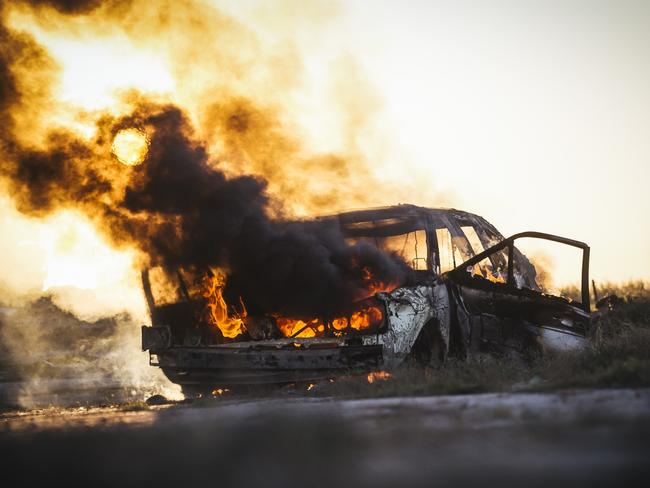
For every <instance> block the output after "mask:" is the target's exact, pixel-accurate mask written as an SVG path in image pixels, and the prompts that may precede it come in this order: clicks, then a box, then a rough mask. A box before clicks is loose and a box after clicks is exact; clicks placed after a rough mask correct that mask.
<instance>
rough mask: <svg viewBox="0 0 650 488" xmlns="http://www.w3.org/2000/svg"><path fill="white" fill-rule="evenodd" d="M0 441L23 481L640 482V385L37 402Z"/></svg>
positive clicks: (643, 432)
mask: <svg viewBox="0 0 650 488" xmlns="http://www.w3.org/2000/svg"><path fill="white" fill-rule="evenodd" d="M0 453H1V456H2V457H1V458H0V459H3V465H4V466H3V470H2V471H3V476H5V477H6V476H13V475H14V473H15V474H18V475H19V476H21V479H22V480H23V481H24V482H25V483H26V484H27V483H29V482H33V483H34V484H40V483H42V482H44V481H46V482H47V481H50V480H52V479H58V480H61V481H64V480H78V481H82V482H84V483H88V484H89V485H91V486H136V485H138V486H143V483H149V484H153V483H155V484H158V485H160V484H162V485H163V486H169V485H172V484H173V485H176V486H191V484H192V483H202V484H205V483H210V484H211V485H222V486H223V485H229V484H237V485H263V486H291V485H301V486H352V485H356V486H359V485H361V486H407V485H422V486H432V485H436V486H446V485H458V484H459V483H460V484H469V483H471V484H481V485H487V486H489V484H491V483H500V486H503V485H513V484H516V485H519V486H521V485H523V484H525V485H526V486H544V487H548V486H551V485H552V486H557V485H563V486H569V485H570V486H589V487H594V486H621V485H622V484H625V485H628V486H629V485H639V486H642V485H645V486H650V485H648V482H650V390H648V389H643V390H596V391H573V392H571V391H568V392H560V393H544V394H528V393H526V394H524V393H516V394H486V395H461V396H443V397H420V398H389V399H368V400H335V399H311V398H275V399H266V400H257V401H250V400H248V401H242V400H238V399H234V398H228V397H222V398H219V399H217V400H214V401H209V402H197V403H194V404H192V405H173V406H162V407H153V408H150V409H146V410H139V411H121V410H120V409H119V408H116V407H111V408H89V409H88V408H86V409H76V410H75V409H63V410H60V409H50V410H47V409H46V410H44V411H37V412H31V413H21V414H11V413H5V414H4V416H3V417H1V418H0ZM5 479H7V478H5Z"/></svg>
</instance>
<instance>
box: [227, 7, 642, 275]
mask: <svg viewBox="0 0 650 488" xmlns="http://www.w3.org/2000/svg"><path fill="white" fill-rule="evenodd" d="M317 5H320V7H321V8H322V9H323V14H325V13H327V9H326V8H325V6H328V5H332V4H331V3H326V2H325V3H323V2H321V3H317ZM334 5H338V7H339V9H338V16H336V17H335V18H334V20H332V21H331V22H329V23H327V24H326V26H325V27H323V28H322V29H320V30H316V31H314V32H313V33H312V34H311V35H310V33H309V32H307V33H305V32H304V30H303V31H302V37H301V39H303V46H302V47H303V50H304V52H305V53H309V54H310V56H307V61H306V64H307V65H308V66H309V63H310V62H311V63H313V64H320V63H322V61H323V60H324V59H326V58H327V57H328V56H332V57H333V56H336V55H340V53H349V54H350V55H351V56H352V57H353V58H354V59H356V61H357V62H358V63H359V64H360V65H361V67H362V71H363V73H364V74H365V75H366V77H367V79H368V80H369V83H370V86H371V87H372V88H373V89H374V90H375V92H376V95H377V97H378V98H379V99H380V100H381V103H382V110H381V112H380V113H379V114H378V117H380V118H381V124H382V129H383V130H384V131H385V132H386V136H387V137H389V138H390V139H391V140H392V142H393V143H394V145H395V147H397V148H398V150H397V151H396V153H398V154H399V161H395V166H394V168H393V170H395V171H398V172H401V171H409V170H410V169H412V170H413V171H414V172H417V174H418V175H419V178H420V181H421V179H422V176H425V177H426V180H427V181H430V186H431V198H430V200H429V201H420V202H419V203H423V204H431V203H435V202H436V194H442V195H446V197H445V202H448V203H450V204H452V205H454V206H456V207H459V208H462V209H466V210H469V211H473V212H476V213H479V214H481V215H483V216H484V217H486V218H487V219H488V220H490V221H492V222H493V223H494V224H495V225H496V226H497V227H498V228H499V229H500V230H501V231H502V232H503V233H505V234H511V233H515V232H519V231H522V230H541V231H546V232H549V233H554V234H560V235H565V236H568V237H572V238H575V239H578V240H583V241H586V242H587V243H589V244H590V245H591V246H592V267H591V268H592V276H594V277H595V278H596V279H597V280H608V279H609V280H625V279H630V278H645V279H648V278H650V252H649V250H650V225H649V222H648V220H649V219H648V217H647V215H648V212H649V211H650V193H649V192H648V189H647V186H648V184H649V182H650V178H649V177H650V169H649V167H650V2H648V1H629V0H628V1H569V0H564V1H549V0H545V1H522V0H517V1H495V0H492V1H487V0H481V1H453V2H442V1H410V2H409V1H377V0H374V1H361V0H357V1H346V2H342V3H340V4H334ZM240 8H241V7H240ZM285 8H286V18H287V21H286V24H287V26H288V27H287V32H288V34H287V35H288V36H290V35H292V34H290V33H293V34H295V31H296V30H299V28H300V26H299V24H298V23H292V22H291V21H290V20H289V19H291V17H292V15H296V16H297V15H298V14H299V12H300V11H301V7H300V4H299V3H297V2H285ZM334 10H336V9H334ZM262 24H263V21H260V23H259V25H261V27H260V28H261V29H264V26H263V25H262ZM425 184H426V183H425ZM424 200H427V199H426V198H425V199H424ZM565 264H566V263H565V262H564V261H562V262H559V263H558V262H556V263H555V267H556V272H557V273H559V274H560V276H561V279H565V280H566V279H569V278H571V277H574V276H576V277H577V273H578V270H577V269H573V268H571V269H570V270H567V269H565V268H566V267H567V266H565Z"/></svg>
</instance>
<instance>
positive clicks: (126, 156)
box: [111, 129, 149, 166]
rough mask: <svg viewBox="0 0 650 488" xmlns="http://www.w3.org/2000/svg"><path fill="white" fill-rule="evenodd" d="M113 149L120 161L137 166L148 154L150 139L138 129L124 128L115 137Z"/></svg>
mask: <svg viewBox="0 0 650 488" xmlns="http://www.w3.org/2000/svg"><path fill="white" fill-rule="evenodd" d="M111 150H112V151H113V154H115V157H116V158H117V159H118V160H119V161H120V163H122V164H124V165H126V166H137V165H138V164H140V163H142V161H144V158H145V156H146V155H147V151H148V150H149V139H148V138H147V136H146V135H145V134H144V133H143V132H141V131H139V130H138V129H124V130H121V131H119V132H118V133H117V135H116V136H115V139H113V145H112V146H111Z"/></svg>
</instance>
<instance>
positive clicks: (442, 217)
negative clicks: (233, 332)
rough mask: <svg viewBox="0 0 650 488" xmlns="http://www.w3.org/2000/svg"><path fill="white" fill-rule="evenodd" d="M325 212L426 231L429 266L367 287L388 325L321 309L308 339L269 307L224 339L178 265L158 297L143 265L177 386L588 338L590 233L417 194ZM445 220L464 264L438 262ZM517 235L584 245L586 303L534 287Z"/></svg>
mask: <svg viewBox="0 0 650 488" xmlns="http://www.w3.org/2000/svg"><path fill="white" fill-rule="evenodd" d="M322 219H324V220H328V221H330V222H331V223H332V225H333V226H338V227H339V228H340V229H341V231H342V232H343V234H344V235H345V236H347V237H350V238H369V237H371V238H372V237H374V238H377V239H378V238H382V237H389V236H396V235H403V234H406V233H410V232H415V231H424V234H425V236H426V246H427V255H426V259H427V269H426V270H417V271H414V273H413V277H412V279H410V280H409V282H407V283H405V284H404V285H403V286H401V287H398V288H397V289H395V290H393V291H392V292H390V293H378V294H377V295H376V296H375V297H374V298H372V300H374V301H375V304H376V306H378V307H379V308H380V309H381V310H382V313H383V320H382V322H381V324H380V325H379V326H377V327H375V328H374V329H372V330H368V331H363V332H359V331H334V330H333V329H332V328H331V327H329V322H328V320H327V319H328V317H321V319H323V323H324V324H327V325H326V330H325V333H324V334H325V337H314V338H308V339H304V338H302V339H301V338H297V337H295V336H297V335H299V334H300V332H301V331H298V332H296V333H295V334H293V336H292V337H290V338H285V337H281V334H280V333H279V330H278V329H277V326H276V324H275V320H274V319H273V318H272V317H270V316H259V317H248V318H247V319H246V320H247V325H248V329H250V330H249V332H248V333H246V334H244V335H241V336H238V337H237V338H236V339H234V340H233V339H226V338H224V337H223V336H222V335H221V334H220V331H218V330H217V328H216V327H214V326H211V327H205V326H203V325H201V324H200V323H198V322H197V319H196V317H197V316H200V314H197V311H200V306H201V304H200V303H198V302H197V301H196V300H192V299H190V297H189V295H188V293H187V287H186V286H185V284H184V283H183V280H182V276H181V274H180V273H178V279H179V281H180V287H181V290H180V291H181V296H182V297H183V299H182V300H181V301H180V302H178V303H171V304H166V305H157V304H156V303H155V300H154V294H153V293H152V289H151V282H150V280H149V274H148V272H147V271H146V270H145V271H143V273H142V284H143V289H144V293H145V297H146V299H147V303H148V305H149V309H150V313H151V321H152V324H153V327H143V328H142V346H143V349H144V350H149V352H150V355H151V357H152V358H153V357H155V360H156V363H155V364H156V365H157V366H159V367H160V368H162V370H163V372H164V373H165V374H166V375H167V377H168V378H170V379H171V380H172V381H174V382H177V383H180V384H181V385H199V384H200V385H225V384H237V383H265V382H278V383H281V382H292V381H313V380H317V379H323V378H328V377H332V376H336V375H339V374H345V373H349V372H365V371H373V370H377V369H390V368H393V367H395V366H397V365H399V364H401V363H402V362H403V361H405V360H406V359H407V358H408V357H411V356H414V355H415V356H417V358H423V357H427V358H429V359H428V361H434V360H435V361H444V360H445V358H447V357H448V356H457V357H459V358H466V357H467V356H469V355H470V354H473V353H475V352H477V351H483V350H487V351H506V352H507V351H517V352H521V353H527V352H529V351H543V350H546V349H554V348H572V347H581V345H582V344H584V341H585V339H586V336H587V334H588V332H589V329H590V321H591V312H590V309H591V304H590V294H589V246H587V245H586V244H585V243H583V242H579V241H576V240H573V239H567V238H564V237H559V236H555V235H552V234H545V233H541V232H522V233H519V234H515V235H513V236H511V237H508V238H504V236H503V235H501V234H500V233H499V231H498V230H497V229H496V228H494V226H492V225H491V224H490V223H489V222H487V221H486V220H485V219H483V218H482V217H480V216H478V215H474V214H471V213H468V212H464V211H460V210H456V209H428V208H422V207H416V206H413V205H398V206H394V207H386V208H375V209H365V210H357V211H352V212H345V213H341V214H338V215H334V216H329V217H322ZM465 226H471V227H472V228H473V229H474V231H475V232H476V235H477V236H478V238H479V240H480V242H481V245H482V247H483V249H485V250H484V251H482V252H480V253H478V254H475V253H474V252H473V249H472V247H471V246H472V245H471V244H470V242H469V240H468V237H467V236H466V235H465V232H464V230H463V227H465ZM443 228H444V229H447V230H448V232H449V235H450V236H451V238H452V240H453V246H457V247H458V249H459V250H460V253H461V254H462V256H471V257H469V258H468V259H465V260H464V262H463V263H460V264H458V263H457V262H456V259H455V255H456V252H455V250H454V251H453V252H452V257H453V260H454V263H455V264H458V266H456V267H455V268H454V269H452V270H450V271H447V272H445V273H440V269H441V262H440V252H441V249H440V248H439V245H438V241H437V235H436V230H437V229H443ZM521 238H535V239H544V240H549V241H554V242H558V243H560V244H563V245H568V246H572V247H577V248H579V249H581V250H582V255H583V256H582V269H581V285H582V290H581V298H582V302H581V303H575V302H571V301H569V300H567V299H565V298H562V297H558V296H552V295H548V294H544V293H542V292H541V291H540V290H539V288H538V287H537V284H536V279H535V278H536V270H535V268H534V266H533V265H532V264H531V263H530V261H529V260H528V259H527V258H526V257H525V256H524V255H523V254H522V253H521V252H520V251H519V250H518V249H517V248H516V246H515V242H516V241H517V239H521ZM454 249H455V248H454ZM506 259H507V263H506ZM483 260H487V261H489V262H490V263H491V264H492V269H493V270H497V271H498V270H502V271H503V272H504V273H505V276H506V278H505V282H498V280H495V281H490V280H489V279H487V278H486V277H483V275H482V274H481V275H474V273H473V269H474V266H475V265H479V263H481V262H483ZM502 281H503V280H502ZM270 312H272V311H270ZM307 327H309V325H306V326H305V327H304V328H303V330H304V329H305V328H307ZM335 332H336V333H337V334H341V332H343V336H342V337H339V336H335V335H334V333H335ZM328 334H329V336H328ZM416 344H417V346H416ZM423 345H425V346H423ZM422 347H431V350H432V354H423V353H422ZM425 352H426V351H425ZM416 353H417V354H416ZM152 361H153V359H152Z"/></svg>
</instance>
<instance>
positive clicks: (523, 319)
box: [446, 232, 590, 351]
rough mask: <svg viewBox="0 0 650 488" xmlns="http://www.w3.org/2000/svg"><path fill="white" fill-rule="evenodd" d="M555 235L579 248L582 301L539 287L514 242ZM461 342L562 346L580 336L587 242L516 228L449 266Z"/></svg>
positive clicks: (585, 307)
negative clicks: (542, 289) (501, 239)
mask: <svg viewBox="0 0 650 488" xmlns="http://www.w3.org/2000/svg"><path fill="white" fill-rule="evenodd" d="M523 238H533V239H544V240H547V241H554V242H557V243H560V244H563V245H567V246H572V247H575V248H579V249H581V250H582V270H581V287H582V290H581V296H582V300H581V302H572V301H570V300H568V299H566V298H562V297H559V296H555V295H550V294H546V293H543V292H542V291H541V290H540V287H539V286H538V284H537V283H536V280H535V278H536V271H535V268H534V267H533V265H532V264H531V263H530V262H529V261H528V259H527V258H526V257H525V256H524V255H523V254H522V253H521V252H520V251H519V250H518V249H517V248H516V247H515V242H516V241H517V240H518V239H523ZM446 275H447V280H448V282H449V284H450V288H451V290H452V293H454V294H455V297H456V302H457V314H456V315H457V317H458V325H459V335H460V342H461V343H462V344H463V348H472V349H497V350H502V351H507V350H512V349H515V350H520V351H523V350H529V348H531V346H532V347H541V348H545V349H546V348H550V349H565V348H571V347H575V346H578V345H579V344H581V343H582V342H583V341H584V337H585V335H586V331H587V329H588V327H589V319H590V303H589V246H587V245H586V244H584V243H582V242H579V241H574V240H572V239H566V238H564V237H558V236H554V235H550V234H544V233H541V232H523V233H520V234H515V235H513V236H511V237H509V238H507V239H505V240H503V241H501V242H500V243H498V244H496V245H494V246H492V247H490V248H489V249H487V250H485V251H483V252H480V253H478V254H476V255H475V256H474V257H473V258H471V259H469V260H467V261H465V262H464V263H462V264H461V265H460V266H458V267H456V268H454V269H453V270H451V271H449V272H448V273H447V274H446Z"/></svg>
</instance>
